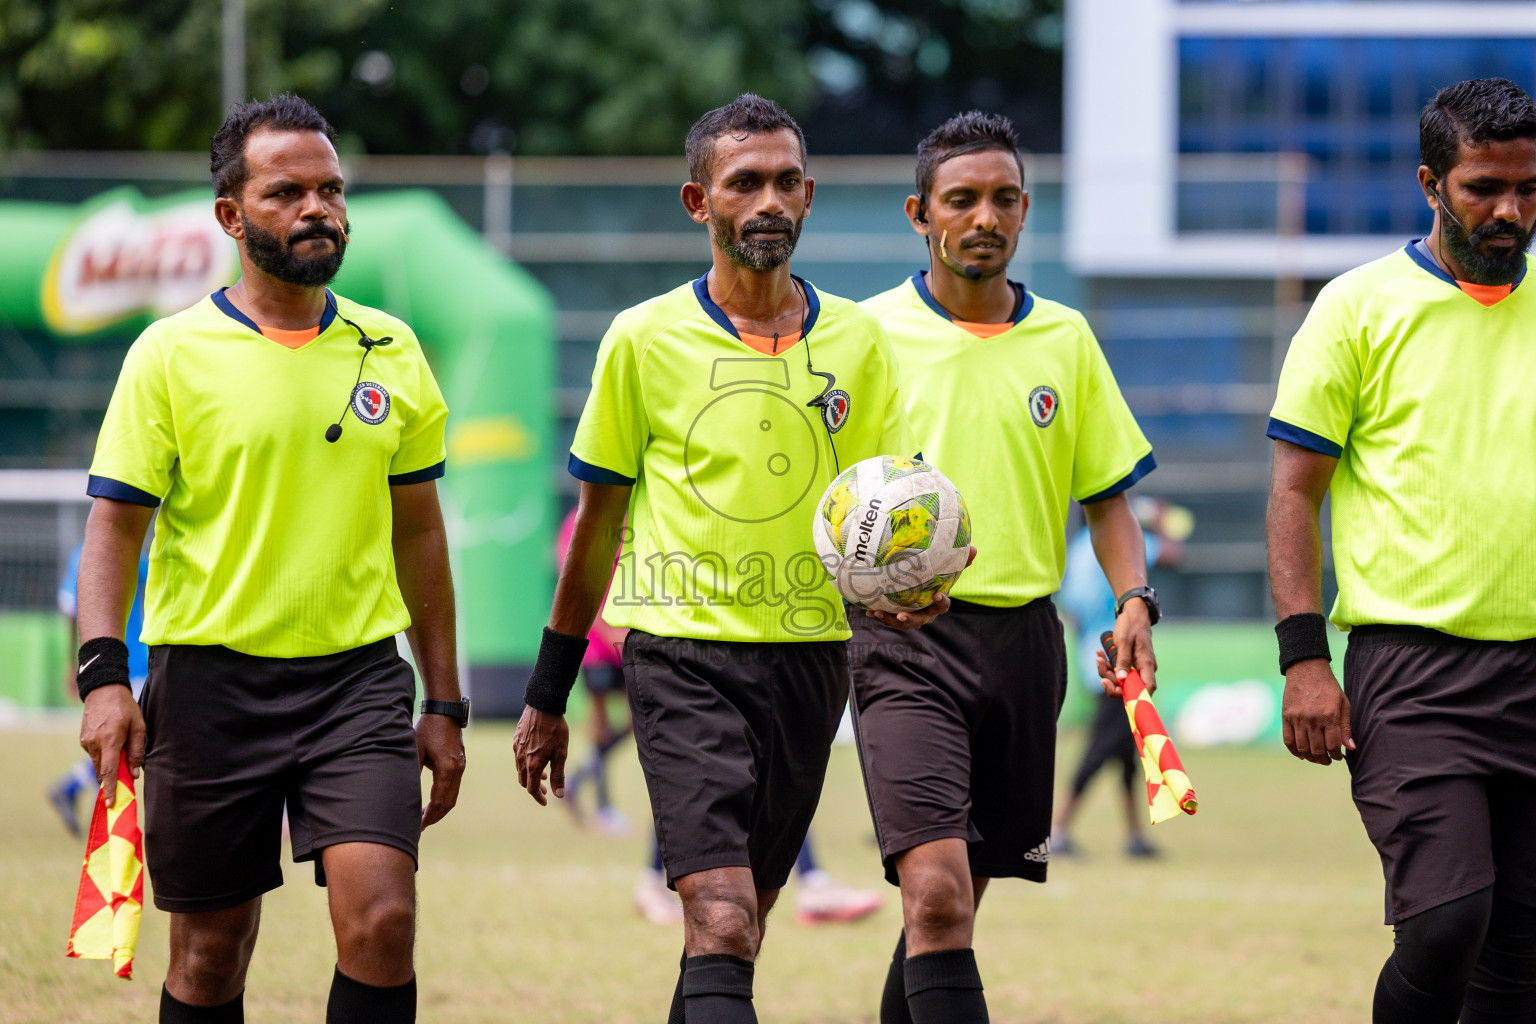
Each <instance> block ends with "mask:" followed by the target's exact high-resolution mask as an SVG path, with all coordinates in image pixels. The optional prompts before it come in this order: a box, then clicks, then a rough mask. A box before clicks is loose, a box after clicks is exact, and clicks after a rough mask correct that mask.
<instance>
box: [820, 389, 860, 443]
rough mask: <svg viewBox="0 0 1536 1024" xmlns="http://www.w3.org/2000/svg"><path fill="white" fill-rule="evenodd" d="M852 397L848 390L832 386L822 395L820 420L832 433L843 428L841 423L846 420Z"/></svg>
mask: <svg viewBox="0 0 1536 1024" xmlns="http://www.w3.org/2000/svg"><path fill="white" fill-rule="evenodd" d="M851 403H852V399H850V398H849V397H848V392H846V391H844V390H843V389H842V388H833V389H832V390H831V391H828V392H827V393H826V394H825V395H823V396H822V402H821V420H822V422H823V423H825V424H826V425H827V429H828V430H830V431H831V432H832V433H834V434H835V433H837V432H838V431H839V430H842V429H843V424H844V423H847V422H848V409H849V407H850V405H851Z"/></svg>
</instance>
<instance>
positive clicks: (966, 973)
mask: <svg viewBox="0 0 1536 1024" xmlns="http://www.w3.org/2000/svg"><path fill="white" fill-rule="evenodd" d="M905 974H906V988H907V1008H908V1009H909V1010H910V1011H911V1012H912V1021H913V1024H988V1021H989V1019H990V1018H988V1016H987V999H986V996H984V995H983V994H982V991H981V972H980V971H979V970H977V969H976V953H975V951H974V950H971V949H945V950H940V951H939V952H937V953H919V954H918V955H917V956H909V957H907V966H906V971H905Z"/></svg>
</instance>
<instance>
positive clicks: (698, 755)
mask: <svg viewBox="0 0 1536 1024" xmlns="http://www.w3.org/2000/svg"><path fill="white" fill-rule="evenodd" d="M624 675H625V679H626V681H627V683H628V690H629V708H630V718H631V720H632V721H633V723H634V730H635V746H636V748H637V749H638V751H639V754H640V766H641V767H642V768H643V769H644V770H645V784H646V787H647V789H648V790H649V791H650V796H651V813H652V815H653V816H654V817H655V819H656V842H657V845H659V846H660V847H661V859H662V862H663V863H664V864H665V865H666V868H667V882H668V884H675V882H676V880H677V879H679V878H681V877H682V876H684V875H689V874H692V873H694V872H696V871H705V870H709V869H711V868H726V867H748V868H751V869H752V878H753V884H754V885H756V886H757V888H759V889H779V888H782V887H783V885H784V883H785V882H786V881H788V879H789V873H790V870H791V869H792V868H793V867H794V866H795V858H796V857H797V856H799V853H800V845H801V844H802V843H803V842H804V841H805V834H806V832H807V831H808V830H809V829H810V827H811V818H812V817H814V816H815V814H816V804H817V802H818V801H820V799H821V784H822V781H823V780H824V779H825V778H826V774H827V758H828V756H829V755H830V754H831V751H832V738H833V737H834V736H835V735H836V734H837V724H838V722H839V720H841V718H842V714H843V707H844V705H846V704H847V702H848V650H847V644H846V643H844V642H843V641H840V640H838V641H810V642H806V643H736V642H730V641H723V640H684V639H676V638H672V637H659V636H655V635H653V634H650V633H646V632H644V631H642V630H638V629H632V630H630V631H629V637H628V638H627V639H626V640H625V641H624Z"/></svg>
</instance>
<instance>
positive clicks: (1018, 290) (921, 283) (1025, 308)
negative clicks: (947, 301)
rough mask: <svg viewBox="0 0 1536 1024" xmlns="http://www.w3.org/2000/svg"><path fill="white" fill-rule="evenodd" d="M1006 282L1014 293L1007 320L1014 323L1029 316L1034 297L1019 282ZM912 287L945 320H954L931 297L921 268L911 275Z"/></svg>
mask: <svg viewBox="0 0 1536 1024" xmlns="http://www.w3.org/2000/svg"><path fill="white" fill-rule="evenodd" d="M1008 283H1009V284H1010V285H1012V286H1013V294H1014V300H1013V316H1011V317H1009V320H1010V321H1011V322H1012V323H1014V324H1015V325H1016V324H1018V322H1019V321H1020V320H1023V319H1024V318H1025V317H1027V316H1029V313H1030V310H1032V309H1034V308H1035V297H1034V296H1033V295H1031V294H1030V293H1029V289H1028V288H1025V287H1024V286H1023V285H1022V284H1020V283H1019V282H1017V281H1009V282H1008ZM912 287H913V288H916V289H917V297H918V298H920V299H922V300H923V301H924V302H926V303H927V304H928V308H929V309H931V310H933V311H934V312H935V313H937V314H939V316H941V317H943V318H944V319H945V320H948V321H950V322H951V323H953V322H954V319H955V318H954V317H952V316H950V315H949V310H947V309H945V308H944V307H943V306H941V305H939V302H938V300H937V299H935V298H934V297H933V293H932V292H930V291H929V290H928V282H927V281H925V280H923V272H922V271H921V270H919V271H918V272H917V273H915V274H913V275H912Z"/></svg>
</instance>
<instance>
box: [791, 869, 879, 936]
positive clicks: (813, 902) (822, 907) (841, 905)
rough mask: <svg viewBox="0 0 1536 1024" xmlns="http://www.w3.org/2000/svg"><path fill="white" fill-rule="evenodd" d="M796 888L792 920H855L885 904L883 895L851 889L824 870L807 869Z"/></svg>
mask: <svg viewBox="0 0 1536 1024" xmlns="http://www.w3.org/2000/svg"><path fill="white" fill-rule="evenodd" d="M797 882H798V884H797V885H796V887H795V920H796V921H799V922H800V923H801V924H828V923H831V922H836V921H857V920H859V918H861V917H868V916H869V915H870V914H873V913H874V912H875V911H877V910H879V909H880V908H881V907H883V906H884V905H885V897H884V896H882V895H880V894H879V893H878V892H874V891H873V890H870V889H853V888H850V887H848V886H846V885H843V884H842V883H841V882H839V881H837V880H836V879H835V878H833V877H832V876H831V875H829V874H827V873H826V872H825V871H820V870H818V871H807V872H806V873H805V874H803V875H801V876H800V877H799V878H798V879H797Z"/></svg>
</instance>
